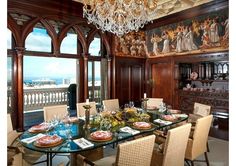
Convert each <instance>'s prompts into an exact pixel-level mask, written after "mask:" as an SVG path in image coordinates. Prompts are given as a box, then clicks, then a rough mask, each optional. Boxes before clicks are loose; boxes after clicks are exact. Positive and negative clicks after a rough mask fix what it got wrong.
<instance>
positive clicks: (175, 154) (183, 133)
mask: <svg viewBox="0 0 236 166" xmlns="http://www.w3.org/2000/svg"><path fill="white" fill-rule="evenodd" d="M190 129H191V124H190V123H188V124H185V125H182V126H179V127H176V128H173V129H170V130H168V133H167V137H166V141H165V143H164V144H161V145H158V144H155V147H154V150H153V154H152V162H151V166H183V165H184V157H185V150H186V146H187V142H188V137H189V133H190Z"/></svg>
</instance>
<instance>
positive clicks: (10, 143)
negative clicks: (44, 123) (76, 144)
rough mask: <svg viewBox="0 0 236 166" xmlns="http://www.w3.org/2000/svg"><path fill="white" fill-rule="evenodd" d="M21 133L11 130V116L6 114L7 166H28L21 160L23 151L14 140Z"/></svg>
mask: <svg viewBox="0 0 236 166" xmlns="http://www.w3.org/2000/svg"><path fill="white" fill-rule="evenodd" d="M21 134H22V133H20V132H17V131H16V130H14V129H13V126H12V120H11V114H7V165H11V166H28V165H29V164H28V163H27V162H26V161H25V160H23V152H24V149H23V147H22V146H21V144H20V143H19V142H18V141H16V139H17V138H18V137H19V136H20V135H21Z"/></svg>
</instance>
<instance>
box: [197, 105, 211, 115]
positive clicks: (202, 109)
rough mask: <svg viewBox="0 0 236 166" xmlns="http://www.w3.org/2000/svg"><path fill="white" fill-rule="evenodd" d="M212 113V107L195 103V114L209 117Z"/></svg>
mask: <svg viewBox="0 0 236 166" xmlns="http://www.w3.org/2000/svg"><path fill="white" fill-rule="evenodd" d="M210 112H211V106H209V105H205V104H201V103H196V102H195V103H194V108H193V114H197V115H201V116H207V115H209V114H210Z"/></svg>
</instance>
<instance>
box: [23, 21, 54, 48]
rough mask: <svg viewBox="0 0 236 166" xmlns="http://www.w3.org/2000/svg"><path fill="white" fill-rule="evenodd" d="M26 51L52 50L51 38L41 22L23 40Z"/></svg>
mask: <svg viewBox="0 0 236 166" xmlns="http://www.w3.org/2000/svg"><path fill="white" fill-rule="evenodd" d="M25 48H26V50H27V51H39V52H52V39H51V37H50V36H49V35H48V33H47V30H46V29H45V28H44V27H43V25H42V24H40V23H38V24H37V25H36V26H35V27H34V28H33V31H32V32H31V33H30V34H29V35H28V36H27V38H26V40H25Z"/></svg>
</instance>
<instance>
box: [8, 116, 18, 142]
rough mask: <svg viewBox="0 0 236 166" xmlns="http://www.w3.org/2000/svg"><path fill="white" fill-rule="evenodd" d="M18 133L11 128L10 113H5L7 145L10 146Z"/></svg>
mask: <svg viewBox="0 0 236 166" xmlns="http://www.w3.org/2000/svg"><path fill="white" fill-rule="evenodd" d="M20 134H21V133H18V132H17V131H16V130H13V126H12V120H11V114H7V146H11V145H12V144H13V143H14V141H15V140H16V138H18V137H19V135H20Z"/></svg>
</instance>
